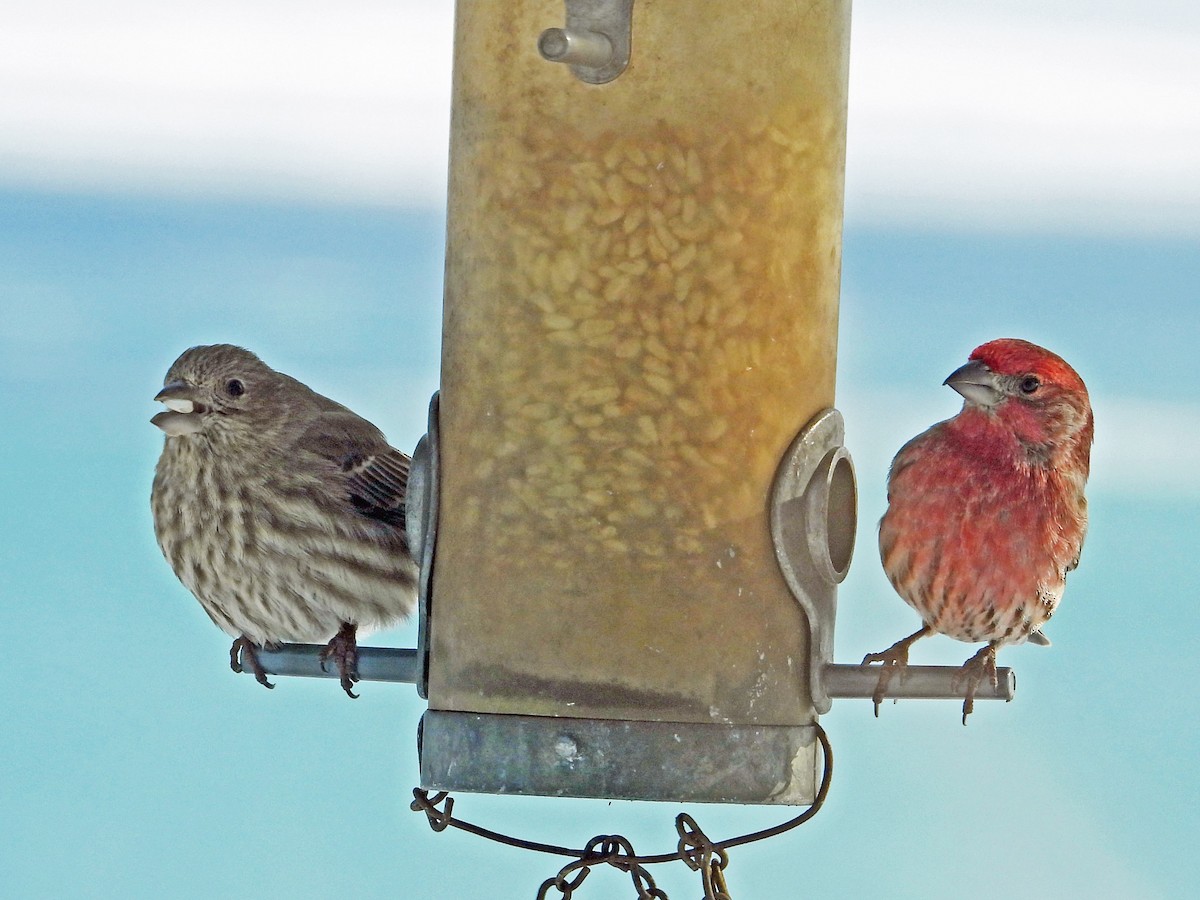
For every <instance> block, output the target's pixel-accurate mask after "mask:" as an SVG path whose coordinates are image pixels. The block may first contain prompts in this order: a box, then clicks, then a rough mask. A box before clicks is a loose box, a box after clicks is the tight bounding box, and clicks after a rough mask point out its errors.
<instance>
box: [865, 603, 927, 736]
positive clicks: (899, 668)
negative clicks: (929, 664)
mask: <svg viewBox="0 0 1200 900" xmlns="http://www.w3.org/2000/svg"><path fill="white" fill-rule="evenodd" d="M929 633H930V630H929V627H928V626H926V627H924V628H922V629H921V630H920V631H917V632H915V633H913V634H910V635H909V636H908V637H906V638H902V639H901V640H898V641H896V643H894V644H892V646H890V647H888V648H887V649H886V650H882V651H880V652H879V653H868V654H867V655H866V656H864V657H863V661H862V663H860V665H863V666H869V665H870V664H871V663H882V666H881V668H880V670H879V681H878V682H876V684H875V693H873V694H872V695H871V700H872V701H874V703H875V718H877V719H878V718H879V707H880V705H881V704H882V703H883V701H884V698H885V697H887V688H888V685H889V684H891V682H892V676H894V675H895V674H896V673H897V672H899V673H900V683H901V684H903V683H904V678H905V670H906V669H907V668H908V649H909V647H911V646H912V645H913V643H914V642H916V641H918V640H920V639H921V638H923V637H925V635H927V634H929Z"/></svg>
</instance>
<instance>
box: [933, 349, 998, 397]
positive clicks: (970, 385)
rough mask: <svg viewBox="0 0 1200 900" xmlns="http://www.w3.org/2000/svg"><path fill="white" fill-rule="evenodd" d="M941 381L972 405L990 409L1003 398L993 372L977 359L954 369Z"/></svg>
mask: <svg viewBox="0 0 1200 900" xmlns="http://www.w3.org/2000/svg"><path fill="white" fill-rule="evenodd" d="M942 383H943V384H946V385H949V386H950V387H952V388H954V390H956V391H958V392H959V393H960V394H962V396H963V399H964V400H966V401H967V402H968V403H970V404H972V405H973V406H982V407H984V408H986V409H991V408H992V407H993V406H995V405H996V404H997V403H999V402H1000V401H1001V400H1002V399H1004V393H1003V392H1002V391H1001V390H1000V388H999V387H998V386H997V384H996V375H995V373H994V372H992V370H991V369H989V368H988V367H987V366H985V365H984V364H983V363H981V362H978V361H977V360H972V361H971V362H969V363H967V364H966V365H965V366H960V367H959V368H957V369H955V370H954V371H953V372H951V373H950V377H949V378H947V379H946V380H945V381H944V382H942Z"/></svg>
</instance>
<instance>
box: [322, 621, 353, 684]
mask: <svg viewBox="0 0 1200 900" xmlns="http://www.w3.org/2000/svg"><path fill="white" fill-rule="evenodd" d="M357 632H358V626H357V625H352V624H351V623H349V622H343V623H342V627H341V628H339V629H338V633H337V634H335V635H334V636H333V638H332V639H331V640H330V641H329V643H328V644H326V645H325V646H324V647H323V648H322V650H321V655H320V659H321V669H322V670H323V671H328V670H327V669H326V668H325V663H327V662H328V661H329V660H331V659H332V660H333V661H334V662H335V663H337V668H338V675H339V676H341V678H340V680H341V685H342V690H343V691H345V692H346V695H347V696H348V697H350V699H352V700H357V699H358V694H356V693H354V691H353V690H352V688H353V687H354V684H355V682H357V681H358V639H357V637H356V635H357Z"/></svg>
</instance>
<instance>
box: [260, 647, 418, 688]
mask: <svg viewBox="0 0 1200 900" xmlns="http://www.w3.org/2000/svg"><path fill="white" fill-rule="evenodd" d="M321 650H322V645H321V644H280V645H279V646H278V647H276V648H275V649H274V650H266V649H260V650H259V651H258V661H259V662H260V663H262V667H263V668H264V669H265V670H266V671H267V674H268V675H291V676H299V677H301V678H337V677H338V668H337V666H336V665H334V664H333V663H328V664H327V666H326V668H327V669H328V671H325V670H324V669H322V668H321V660H320V656H319V655H320V653H321ZM247 671H249V667H247ZM418 677H420V661H419V659H418V658H417V651H416V650H407V649H400V648H398V647H359V648H358V678H359V680H360V681H396V682H402V683H405V684H416V683H417V679H418Z"/></svg>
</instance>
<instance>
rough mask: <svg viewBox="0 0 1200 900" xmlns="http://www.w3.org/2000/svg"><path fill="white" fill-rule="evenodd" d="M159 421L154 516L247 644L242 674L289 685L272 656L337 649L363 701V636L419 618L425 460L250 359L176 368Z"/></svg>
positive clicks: (169, 554) (229, 357)
mask: <svg viewBox="0 0 1200 900" xmlns="http://www.w3.org/2000/svg"><path fill="white" fill-rule="evenodd" d="M154 399H155V400H158V401H160V402H161V403H163V404H164V405H165V406H166V407H167V408H166V410H164V411H163V412H160V413H159V414H158V415H156V416H155V417H154V418H153V419H152V420H151V421H152V422H153V423H154V424H155V425H157V426H158V427H159V428H161V429H162V430H163V431H164V432H165V433H166V441H165V443H164V445H163V452H162V456H160V457H159V460H158V467H157V468H156V469H155V472H154V488H153V490H152V492H151V496H150V505H151V509H152V511H153V513H154V533H155V536H156V537H157V538H158V544H159V546H160V547H161V548H162V552H163V555H164V556H165V557H166V558H167V562H169V563H170V564H171V568H172V569H174V570H175V574H176V575H177V576H178V577H179V580H180V581H182V582H183V583H184V585H185V586H186V587H187V589H188V590H190V591H191V592H192V593H193V594H194V595H195V596H196V599H197V600H199V601H200V605H201V606H203V607H204V611H205V612H206V613H208V615H209V618H211V619H212V620H213V622H215V623H216V624H217V626H218V627H219V628H220V629H221V630H222V631H224V632H225V633H226V634H228V635H229V636H230V637H232V638H234V641H233V647H232V648H231V649H230V654H229V658H230V664H231V666H232V667H233V670H234V671H235V672H241V671H242V667H243V665H245V666H246V667H248V668H249V670H250V671H251V672H253V673H254V676H255V677H256V678H257V679H258V681H259V683H260V684H263V685H265V686H266V687H274V685H272V684H271V683H270V682H269V681H268V680H267V674H266V672H265V670H264V669H263V666H262V664H261V663H260V662H259V659H258V653H257V651H258V649H259V648H262V647H273V646H275V645H276V644H278V643H280V642H282V641H299V642H313V641H317V642H326V641H327V642H328V643H327V644H326V646H325V647H324V649H323V650H322V651H321V653H320V658H321V663H322V665H324V664H325V662H326V661H327V660H332V661H333V662H334V663H336V665H337V667H338V674H339V675H340V676H341V685H342V688H343V690H345V692H346V693H347V694H349V695H350V696H351V697H354V696H356V695H355V694H354V693H353V691H352V690H351V688H352V686H353V684H354V682H356V681H357V680H358V673H357V660H358V649H357V647H358V644H357V634H358V629H359V628H360V627H361V628H363V629H364V630H366V629H375V628H383V627H387V626H390V625H394V624H396V623H398V622H400V621H401V620H403V619H404V618H406V617H407V616H408V615H409V614H410V613H411V612H412V610H413V607H414V606H415V604H416V597H415V593H416V592H415V584H416V574H417V573H416V566H415V564H414V563H413V561H412V558H411V556H410V555H409V550H408V539H407V537H406V535H405V531H404V495H405V489H406V487H407V484H408V466H409V458H408V457H407V456H405V455H404V454H403V453H401V452H400V451H399V450H395V449H393V448H392V447H390V446H389V445H388V443H387V441H386V440H385V439H384V436H383V434H382V433H380V431H379V429H378V428H376V427H375V426H374V425H372V424H371V423H370V422H368V421H366V420H365V419H363V418H360V417H359V416H357V415H355V414H354V413H352V412H351V411H350V410H348V409H346V407H344V406H342V405H341V404H338V403H334V402H333V401H332V400H330V399H328V398H326V397H322V396H321V395H320V394H318V393H316V392H315V391H312V390H310V389H309V388H308V387H307V386H306V385H303V384H301V383H300V382H299V381H296V379H294V378H290V377H288V376H287V375H284V374H283V373H281V372H276V371H275V370H274V369H272V368H271V367H270V366H268V365H266V364H265V363H263V362H262V360H260V359H259V358H258V357H257V356H255V355H254V354H253V353H251V352H250V351H249V350H243V349H242V348H241V347H234V346H231V345H229V344H215V345H213V346H208V347H193V348H191V349H190V350H187V351H185V352H184V353H183V355H182V356H180V357H179V359H177V360H175V362H174V364H173V365H172V366H171V368H170V370H169V371H168V372H167V377H166V379H165V385H164V387H163V389H162V390H161V391H159V392H158V394H157V395H156V396H155V398H154Z"/></svg>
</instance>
